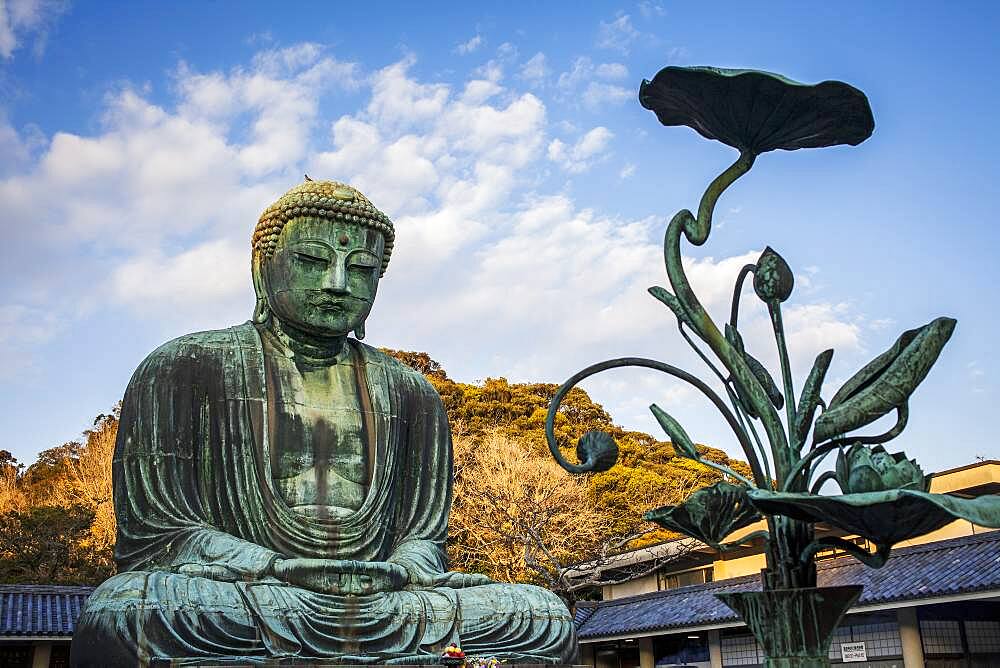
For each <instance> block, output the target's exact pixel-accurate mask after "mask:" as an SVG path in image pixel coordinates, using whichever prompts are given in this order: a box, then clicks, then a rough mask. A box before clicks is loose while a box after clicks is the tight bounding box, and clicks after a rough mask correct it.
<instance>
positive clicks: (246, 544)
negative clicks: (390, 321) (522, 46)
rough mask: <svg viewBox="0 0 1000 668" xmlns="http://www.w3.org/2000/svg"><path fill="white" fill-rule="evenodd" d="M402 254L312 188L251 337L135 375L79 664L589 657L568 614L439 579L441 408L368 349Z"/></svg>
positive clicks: (203, 343) (515, 592) (259, 247)
mask: <svg viewBox="0 0 1000 668" xmlns="http://www.w3.org/2000/svg"><path fill="white" fill-rule="evenodd" d="M393 240H394V232H393V226H392V223H391V222H390V221H389V219H388V218H387V217H386V216H385V215H384V214H382V213H381V212H380V211H378V210H377V209H376V208H375V207H374V206H372V204H371V203H370V202H369V201H368V200H367V199H366V198H365V197H364V196H363V195H362V194H361V193H360V192H358V191H357V190H355V189H354V188H352V187H350V186H347V185H344V184H341V183H336V182H331V181H309V180H307V181H306V182H305V183H303V184H302V185H299V186H297V187H295V188H293V189H292V190H290V191H289V192H288V193H286V194H285V195H284V196H282V197H281V198H280V199H279V200H278V201H277V202H276V203H275V204H274V205H272V206H271V207H269V208H268V209H267V210H266V211H265V212H264V214H263V216H262V217H261V218H260V221H259V223H258V224H257V227H256V230H255V231H254V234H253V243H252V274H253V283H254V288H255V290H256V293H257V305H256V308H255V309H254V315H253V318H252V320H251V321H250V322H247V323H244V324H242V325H236V326H234V327H230V328H228V329H223V330H217V331H208V332H199V333H196V334H189V335H186V336H182V337H180V338H178V339H175V340H173V341H170V342H169V343H167V344H165V345H163V346H161V347H160V348H159V349H157V350H156V351H154V352H153V353H152V354H150V355H149V357H147V358H146V360H145V361H143V362H142V364H141V365H140V366H139V368H138V369H137V370H136V372H135V375H134V376H133V377H132V380H131V382H130V383H129V386H128V389H127V391H126V393H125V398H124V400H123V404H122V412H121V422H120V426H119V431H118V440H117V443H116V446H115V456H114V503H115V512H116V514H117V520H118V537H117V543H116V546H115V559H116V561H117V564H118V570H119V573H118V575H115V576H114V577H112V578H110V579H109V580H107V581H106V582H104V583H103V584H102V585H100V586H99V587H98V588H97V590H96V591H95V592H94V593H93V595H92V596H91V597H90V599H89V601H88V603H87V606H86V609H85V610H84V611H83V613H82V616H81V618H80V620H79V623H78V626H77V631H76V633H75V636H74V639H73V646H72V664H73V665H74V666H109V665H114V666H124V665H146V664H149V663H157V662H159V661H163V662H164V663H170V664H171V665H184V664H185V663H191V664H195V663H199V662H206V661H208V662H212V663H263V662H268V661H273V660H278V661H283V660H291V661H296V662H305V663H308V662H317V663H318V662H325V663H430V662H436V660H437V658H438V656H439V654H440V651H441V650H442V649H443V648H444V647H445V646H446V645H448V644H449V643H452V642H455V643H458V644H460V645H461V646H462V648H463V649H464V650H465V652H466V653H467V654H468V655H477V654H480V655H489V656H496V657H498V658H501V659H505V660H508V661H518V662H528V663H539V662H543V663H567V662H572V661H573V660H574V659H575V657H576V653H577V644H576V637H575V633H574V630H573V623H572V619H571V618H570V615H569V612H568V611H567V609H566V607H565V606H564V605H563V603H562V602H561V601H560V599H559V598H557V597H556V596H554V595H553V594H551V593H550V592H548V591H546V590H544V589H540V588H538V587H533V586H528V585H510V584H500V583H495V582H492V581H491V580H489V579H488V578H486V577H485V576H482V575H476V574H467V573H457V572H451V571H449V570H448V568H447V562H446V555H445V541H446V539H447V536H448V511H449V509H450V507H451V496H452V452H451V438H450V434H449V430H448V422H447V418H446V416H445V412H444V409H443V407H442V404H441V399H440V397H439V396H438V395H437V393H436V392H435V390H434V389H433V387H432V386H431V385H430V384H429V383H428V382H427V380H426V379H425V378H424V377H423V376H421V375H420V374H419V373H417V372H416V371H413V370H412V369H410V368H408V367H406V366H404V365H403V364H401V363H399V362H397V361H396V360H394V359H392V358H391V357H388V356H387V355H385V354H384V353H382V352H380V351H378V350H377V349H375V348H372V347H370V346H367V345H365V344H363V343H361V342H360V341H358V340H357V339H360V338H362V337H363V335H364V323H365V319H366V318H367V316H368V314H369V311H370V310H371V307H372V304H373V302H374V298H375V294H376V290H377V287H378V283H379V279H380V277H381V276H382V274H383V273H384V272H385V269H386V266H387V264H388V261H389V257H390V254H391V251H392V245H393ZM352 331H353V332H355V334H356V336H357V339H355V338H349V337H348V334H349V333H351V332H352ZM484 521H488V518H484Z"/></svg>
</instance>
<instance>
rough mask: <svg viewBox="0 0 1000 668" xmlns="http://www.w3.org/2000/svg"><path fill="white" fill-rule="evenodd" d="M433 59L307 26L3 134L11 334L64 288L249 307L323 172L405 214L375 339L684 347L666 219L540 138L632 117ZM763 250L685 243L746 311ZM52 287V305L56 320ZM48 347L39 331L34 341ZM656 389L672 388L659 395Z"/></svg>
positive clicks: (451, 348) (526, 357)
mask: <svg viewBox="0 0 1000 668" xmlns="http://www.w3.org/2000/svg"><path fill="white" fill-rule="evenodd" d="M412 65H413V59H412V58H410V57H407V58H404V59H402V60H401V61H399V62H397V63H393V64H391V65H389V66H387V67H384V68H382V69H380V70H378V71H375V72H372V73H362V72H360V71H359V68H358V67H357V66H356V65H353V64H350V63H344V62H341V61H338V60H336V59H334V58H332V57H330V56H328V55H326V54H325V52H324V51H323V50H322V49H320V48H318V47H316V46H315V45H308V44H306V45H299V46H296V47H292V48H290V49H284V50H280V51H268V52H265V53H262V54H260V55H259V56H258V57H257V58H255V59H254V60H253V62H252V63H250V64H249V65H247V66H245V67H242V68H236V69H233V70H231V71H227V72H195V71H192V69H191V68H189V67H185V66H181V67H179V68H178V69H177V71H176V72H175V74H174V81H173V88H172V91H171V92H172V93H173V95H174V98H173V100H172V103H171V104H167V103H162V104H154V103H153V102H152V101H151V97H152V95H151V94H150V93H148V92H145V91H142V90H134V89H128V88H126V89H124V90H119V91H117V92H115V93H113V94H111V95H109V97H108V98H107V100H106V108H105V114H104V117H103V121H102V123H103V124H102V126H101V128H100V129H99V131H97V132H96V133H94V134H92V135H78V134H70V133H57V134H55V135H54V136H52V137H51V138H50V139H48V140H47V142H46V143H45V144H44V146H42V147H41V149H42V150H41V151H39V150H38V147H37V146H35V144H31V142H30V141H29V140H28V139H27V138H26V136H23V133H22V134H18V133H16V132H13V131H12V130H11V131H7V132H6V134H5V133H4V132H0V141H4V142H8V143H10V145H11V146H28V145H29V144H31V146H35V148H30V149H25V150H24V151H22V159H21V162H20V163H19V164H20V166H19V167H17V168H16V169H15V172H14V173H13V174H12V175H10V176H7V177H2V176H0V209H3V210H4V211H5V212H7V216H8V219H9V220H10V221H11V222H12V225H11V226H10V227H11V230H12V231H11V233H10V236H9V238H8V243H7V244H6V245H5V246H4V247H3V248H0V254H2V255H0V261H2V262H4V263H5V264H6V265H7V266H9V267H11V269H10V271H12V272H21V271H23V272H24V274H23V275H24V276H26V277H27V278H26V281H27V283H30V285H31V286H32V290H31V292H30V298H29V296H26V295H29V293H27V292H26V293H25V294H24V295H20V296H19V301H17V302H13V301H9V300H8V301H5V300H2V299H0V339H3V338H4V337H6V340H7V341H10V340H11V337H12V336H21V334H18V332H30V331H31V330H30V329H26V328H24V323H29V324H30V323H31V322H33V321H34V322H42V323H43V324H44V325H45V330H44V332H41V333H38V334H37V336H36V337H35V338H36V339H38V340H39V341H40V340H43V339H44V337H45V336H49V337H53V336H55V337H56V338H50V339H49V341H50V343H51V342H54V341H58V332H59V331H61V330H60V327H62V326H63V324H62V323H65V322H67V321H71V320H72V319H73V318H74V317H75V311H74V310H73V308H71V307H69V306H64V305H61V304H62V302H58V303H57V301H56V300H54V299H53V297H52V295H54V294H59V295H60V296H61V297H60V298H61V299H64V300H65V301H66V302H67V303H73V304H76V303H91V304H93V303H101V305H102V306H107V307H109V308H116V309H117V311H116V312H118V313H122V312H124V313H129V312H130V313H132V314H133V315H134V317H135V318H136V323H131V325H130V326H132V327H151V326H152V325H151V324H150V323H153V322H157V321H166V322H169V324H170V327H169V328H170V329H171V330H172V331H175V332H176V331H183V330H184V329H187V330H188V331H195V330H201V329H206V328H211V327H219V326H224V325H227V324H231V323H232V322H234V321H239V320H243V319H245V318H246V317H248V316H249V314H250V311H251V309H252V306H253V302H252V292H251V290H250V282H249V267H248V264H249V262H248V260H249V235H250V231H251V229H252V227H253V225H254V223H255V222H256V220H257V217H258V216H259V214H260V211H261V210H262V209H263V208H264V207H265V206H266V205H267V204H268V203H269V202H271V201H273V199H274V198H275V197H277V196H278V194H279V193H281V192H283V191H285V190H286V189H287V188H289V187H290V186H291V185H293V184H295V183H298V182H299V181H300V180H301V177H302V173H303V172H306V173H309V174H310V175H311V176H312V177H313V178H317V179H321V178H332V179H338V180H342V181H347V182H350V183H352V184H354V185H356V186H357V187H359V188H360V189H361V190H362V191H364V192H365V193H366V194H367V195H368V196H369V197H370V198H371V199H372V201H373V202H375V204H376V205H377V206H378V207H379V208H381V209H382V210H384V211H386V212H387V213H388V214H389V215H390V216H392V217H393V219H394V222H395V224H396V230H397V244H396V250H395V253H394V257H393V260H392V263H391V264H390V267H389V272H388V274H387V275H386V278H385V280H384V281H383V282H382V283H381V284H380V296H379V301H378V303H377V304H376V307H375V310H374V312H373V317H372V321H371V322H370V324H369V327H368V332H369V337H370V338H371V339H372V342H373V343H375V344H378V345H388V346H392V347H397V348H405V349H411V350H415V349H419V350H426V351H428V352H430V353H431V354H432V355H434V356H435V357H436V358H439V359H440V360H441V361H442V362H443V363H445V365H446V367H447V368H448V370H449V372H450V373H452V375H453V376H454V377H457V378H460V379H471V378H476V377H478V378H482V377H485V376H486V375H499V374H506V375H508V377H510V378H512V379H514V380H550V381H551V380H557V379H559V378H561V377H563V376H564V375H568V373H571V372H572V371H575V370H576V369H577V368H580V367H582V366H584V365H586V364H588V363H590V362H592V361H594V360H595V359H599V358H600V357H601V356H607V355H608V354H609V353H613V354H630V353H644V354H647V355H650V356H654V357H664V355H663V354H662V353H663V349H664V346H667V347H668V349H669V350H670V351H671V355H668V356H667V357H671V356H672V355H673V352H672V351H673V348H675V347H676V348H679V346H680V343H679V340H677V338H676V334H673V333H672V332H673V319H672V316H671V315H670V314H669V313H668V312H667V311H666V309H665V308H664V307H663V306H662V305H660V304H659V303H658V302H656V300H654V299H652V298H651V297H650V296H649V295H648V294H647V293H646V288H647V287H648V286H650V285H653V284H665V278H664V276H663V267H662V247H661V239H662V233H663V225H665V221H664V220H661V219H655V218H640V219H633V218H623V217H619V216H617V215H615V214H614V213H613V212H609V211H602V210H597V209H586V208H582V207H580V206H579V205H578V204H577V203H576V202H574V201H573V199H572V198H571V197H570V196H569V195H567V194H565V193H563V194H556V193H557V192H558V190H555V191H554V190H552V189H545V186H543V185H539V184H544V183H546V181H545V179H544V178H543V177H544V176H546V175H547V174H548V172H549V171H551V164H550V163H549V161H547V160H540V159H539V158H541V157H543V155H544V156H547V157H548V158H549V159H550V160H553V161H555V162H556V163H557V164H558V165H559V166H560V167H561V168H562V169H564V170H566V171H567V172H569V173H580V172H581V171H584V170H586V169H588V168H591V167H593V165H595V164H597V163H598V162H600V161H601V160H604V159H606V157H607V156H608V155H609V149H610V145H611V140H612V139H613V134H612V133H611V131H610V130H609V129H608V128H606V127H603V126H597V127H593V128H591V129H590V130H589V131H587V132H585V133H581V132H580V131H579V130H576V129H573V128H572V127H571V126H570V125H568V124H567V123H566V122H562V121H564V120H565V119H562V120H561V121H557V122H553V123H551V125H550V119H549V118H548V117H547V109H546V105H545V104H544V103H543V101H542V100H541V99H540V98H539V97H538V96H536V95H534V94H532V93H528V92H524V91H523V90H518V89H516V88H513V87H509V86H507V85H504V83H502V81H501V80H499V79H495V78H491V77H488V76H485V77H484V76H473V77H471V78H469V79H468V80H467V81H464V82H461V83H460V84H457V85H454V86H452V85H446V84H441V83H428V82H426V81H423V80H421V79H420V78H419V77H417V76H416V75H414V74H413V73H412V72H411V69H412ZM577 65H578V66H579V67H578V68H577V69H579V71H580V72H581V73H582V74H581V75H580V77H578V79H577V80H574V81H571V82H568V83H565V86H566V87H570V88H572V89H574V90H577V91H580V90H584V91H585V90H586V88H587V86H588V85H589V84H591V83H604V80H598V79H597V76H598V75H597V70H598V69H599V66H594V65H593V64H592V63H590V62H589V61H586V60H583V61H578V63H577ZM615 70H616V68H614V67H609V68H605V70H604V72H605V75H608V76H612V75H615V76H617V75H616V74H615ZM568 76H570V78H571V75H568ZM359 90H360V91H362V94H363V99H362V100H361V101H359V102H358V103H357V105H356V108H355V109H353V110H352V111H351V112H349V113H343V114H340V115H339V116H337V117H324V116H323V115H322V111H321V107H320V105H319V99H320V96H321V95H324V94H328V93H334V94H337V93H344V92H349V93H352V94H353V93H356V92H357V91H359ZM0 127H2V126H0ZM552 132H557V133H559V134H560V136H562V137H563V139H554V138H553V137H552V136H551V133H552ZM566 137H572V139H567V138H566ZM11 142H12V143H11ZM632 170H634V167H632V166H631V165H628V164H627V165H625V167H623V168H621V172H620V176H621V177H622V178H627V177H628V176H629V175H630V174H631V173H632ZM613 176H614V172H611V173H610V178H611V179H612V180H613ZM52 193H58V194H59V196H58V197H53V196H52ZM29 223H30V226H29ZM757 255H758V253H757V252H756V251H754V252H749V253H747V254H740V255H738V256H735V257H726V258H711V257H702V258H688V259H686V260H685V263H686V267H687V268H688V270H689V273H690V275H691V279H692V282H693V283H694V285H695V288H696V290H698V291H699V295H702V297H703V300H704V303H705V304H706V306H707V307H708V308H709V309H711V310H712V311H713V313H715V314H720V313H721V314H727V313H728V300H729V296H730V294H731V290H732V281H733V279H734V278H735V276H736V274H737V273H738V271H739V269H740V267H742V266H743V264H746V263H747V262H752V261H754V260H755V259H756V257H757ZM80 276H84V277H87V279H86V280H80V278H79V277H80ZM21 297H24V298H23V299H22V298H21ZM754 299H755V298H753V297H752V292H751V294H750V295H749V296H748V297H747V298H746V300H747V303H746V305H745V306H744V316H743V318H744V319H743V322H744V323H745V326H746V328H747V330H746V331H747V334H746V338H747V341H748V345H750V346H760V347H761V348H764V349H766V346H768V345H770V346H771V347H773V342H770V339H769V338H767V336H768V329H767V318H766V314H764V313H763V312H762V311H761V310H760V309H759V307H758V309H757V310H755V309H754V308H753V304H752V303H751V302H752V301H753V300H754ZM102 300H103V301H102ZM105 302H106V303H105ZM52 304H56V306H52ZM43 305H45V309H44V310H45V313H46V314H50V315H51V320H46V321H40V320H38V319H37V315H36V314H38V313H41V312H42V309H43ZM5 318H6V319H5ZM786 322H787V325H788V328H789V330H790V331H794V332H795V336H796V337H798V338H797V339H796V342H797V343H796V345H797V346H799V347H800V349H797V350H796V351H795V357H794V363H795V364H796V365H797V368H800V367H801V366H802V362H801V359H803V358H806V357H808V356H809V355H810V354H814V351H816V349H817V348H818V347H821V346H822V347H826V346H828V345H830V344H838V345H841V346H846V347H848V348H850V347H851V346H855V345H858V344H857V340H858V333H857V329H856V327H855V325H854V324H853V322H852V317H851V313H850V312H849V311H848V310H846V308H845V307H840V306H837V305H831V304H824V303H816V304H804V305H803V306H801V307H800V308H799V309H798V310H796V309H789V311H788V313H787V315H786ZM4 323H14V324H6V325H5V324H4ZM140 323H141V324H140ZM12 332H13V333H12ZM52 332H56V334H54V335H53V334H52ZM32 336H35V335H34V334H33V335H32ZM665 337H666V338H665ZM800 340H801V341H802V342H804V343H802V344H801V345H800V344H799V343H798V341H800ZM3 344H4V341H0V350H2V349H3V348H4V345H3ZM38 345H39V344H38V343H37V342H36V341H34V340H33V341H29V342H25V343H23V345H21V348H19V350H21V351H22V353H23V356H24V357H26V358H27V357H29V356H30V355H28V354H27V352H25V351H28V352H30V350H34V349H35V347H37V346H38ZM53 345H54V344H53ZM761 358H762V360H763V361H765V362H768V361H769V360H768V358H767V357H766V355H761ZM809 361H811V359H809ZM604 382H605V381H603V380H602V381H599V382H597V383H596V384H595V385H594V386H593V387H594V388H596V390H595V391H599V392H613V393H614V395H615V396H618V398H614V396H613V397H612V399H611V400H610V401H607V400H605V401H606V403H608V406H609V408H610V409H611V410H612V411H613V413H614V414H615V415H616V417H617V418H618V419H619V420H622V421H626V422H628V423H630V424H633V425H634V424H635V423H634V422H632V420H633V415H632V412H634V413H635V414H636V415H638V414H639V413H640V412H645V409H644V408H642V407H641V406H639V404H638V403H636V402H637V401H638V400H639V399H641V400H642V401H648V400H657V401H659V400H662V399H663V398H664V397H666V398H672V399H674V400H676V401H678V402H681V403H684V402H687V401H689V400H690V397H689V393H687V392H686V391H685V390H679V389H677V388H676V387H675V386H673V385H670V384H669V383H667V384H665V383H664V381H662V380H660V379H656V380H640V381H637V384H636V385H634V386H631V387H635V388H636V390H635V392H633V393H631V394H629V396H628V397H627V398H623V397H621V396H620V394H621V385H620V382H621V380H620V378H618V379H617V380H616V379H615V378H614V377H612V378H611V379H610V380H608V381H607V384H604V385H602V384H601V383H604ZM615 383H619V384H618V385H616V384H615ZM602 388H603V389H602ZM616 388H617V389H616ZM640 390H641V392H642V393H646V392H647V390H648V393H649V394H650V395H652V396H651V397H646V396H643V397H639V398H638V399H637V396H638V395H639V394H640ZM598 398H599V399H604V398H603V397H598ZM640 408H641V410H640ZM619 409H620V411H621V412H620V413H619V412H618V411H619Z"/></svg>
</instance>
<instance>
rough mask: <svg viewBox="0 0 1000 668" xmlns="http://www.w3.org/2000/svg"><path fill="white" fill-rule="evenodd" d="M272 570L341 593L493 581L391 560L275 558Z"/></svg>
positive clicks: (295, 582)
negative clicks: (419, 568)
mask: <svg viewBox="0 0 1000 668" xmlns="http://www.w3.org/2000/svg"><path fill="white" fill-rule="evenodd" d="M271 573H272V574H273V575H274V577H275V578H277V579H278V580H281V581H283V582H287V583H288V584H291V585H295V586H296V587H302V588H303V589H309V590H311V591H315V592H319V593H322V594H335V595H340V596H347V595H365V594H378V593H382V592H389V591H399V590H401V589H403V588H404V587H406V586H407V585H416V586H426V587H451V588H454V589H461V588H465V587H475V586H478V585H484V584H490V583H491V582H492V580H490V579H489V578H488V577H486V576H485V575H479V574H478V573H457V572H447V573H420V572H411V571H407V569H405V568H404V567H403V566H401V565H399V564H395V563H392V562H387V561H374V562H367V561H354V560H350V559H278V560H277V561H275V562H274V564H273V565H272V566H271Z"/></svg>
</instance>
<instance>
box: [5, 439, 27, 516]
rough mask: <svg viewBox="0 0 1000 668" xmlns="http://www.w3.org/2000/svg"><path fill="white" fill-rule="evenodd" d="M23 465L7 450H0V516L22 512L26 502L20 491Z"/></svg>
mask: <svg viewBox="0 0 1000 668" xmlns="http://www.w3.org/2000/svg"><path fill="white" fill-rule="evenodd" d="M22 468H23V465H22V464H20V463H18V461H17V458H16V457H14V455H12V454H11V453H10V451H8V450H0V514H3V513H8V512H11V511H15V510H22V509H23V508H24V507H25V506H26V505H27V502H28V500H27V499H26V498H25V496H24V492H23V491H22V490H21V485H20V478H21V469H22Z"/></svg>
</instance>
